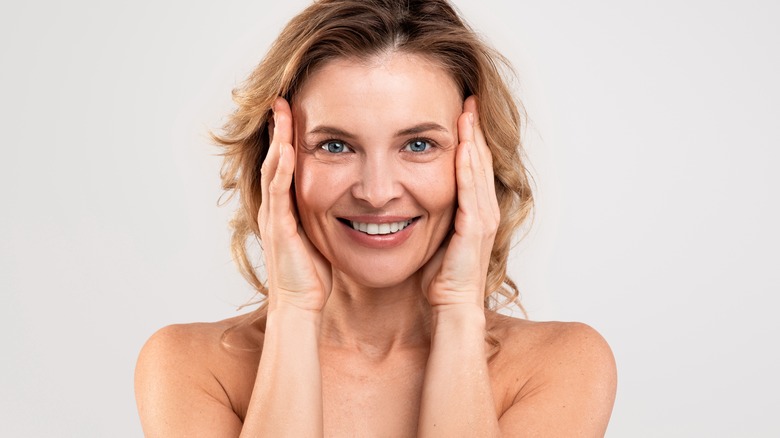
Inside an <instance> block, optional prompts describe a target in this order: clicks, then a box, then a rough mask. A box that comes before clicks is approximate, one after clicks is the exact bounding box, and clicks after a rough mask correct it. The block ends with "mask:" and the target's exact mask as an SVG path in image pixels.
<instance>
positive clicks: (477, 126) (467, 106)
mask: <svg viewBox="0 0 780 438" xmlns="http://www.w3.org/2000/svg"><path fill="white" fill-rule="evenodd" d="M463 110H464V112H472V113H473V114H474V143H475V144H476V145H477V150H478V151H479V156H480V161H481V163H482V166H483V168H484V172H485V181H486V183H487V188H488V192H489V197H488V198H486V199H489V200H490V201H492V202H490V204H491V211H492V212H493V213H494V214H495V215H496V216H498V215H499V214H500V211H499V208H498V200H497V197H496V183H495V175H494V171H493V154H492V153H491V151H490V147H489V146H488V144H487V141H486V139H485V134H484V132H483V131H482V124H481V121H480V115H479V108H478V101H477V97H476V96H469V97H468V98H467V99H466V101H465V102H464V103H463Z"/></svg>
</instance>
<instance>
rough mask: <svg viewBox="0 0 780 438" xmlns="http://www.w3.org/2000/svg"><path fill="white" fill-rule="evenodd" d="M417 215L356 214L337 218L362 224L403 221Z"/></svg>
mask: <svg viewBox="0 0 780 438" xmlns="http://www.w3.org/2000/svg"><path fill="white" fill-rule="evenodd" d="M417 217H419V216H390V215H381V216H375V215H358V216H339V217H338V218H339V219H344V220H348V221H351V222H358V223H363V224H388V223H393V222H403V221H408V220H411V219H416V218H417Z"/></svg>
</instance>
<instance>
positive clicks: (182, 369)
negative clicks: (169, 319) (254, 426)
mask: <svg viewBox="0 0 780 438" xmlns="http://www.w3.org/2000/svg"><path fill="white" fill-rule="evenodd" d="M236 322H237V320H236V318H231V319H227V320H223V321H218V322H213V323H193V324H175V325H169V326H167V327H164V328H162V329H160V330H158V331H157V332H156V333H154V334H153V335H152V336H151V337H150V338H149V340H148V341H147V342H146V344H145V345H144V346H143V348H142V349H141V352H140V354H139V357H138V362H137V364H136V370H135V393H136V402H137V404H138V412H139V415H140V417H141V423H142V425H143V428H144V434H145V435H146V436H179V435H182V436H184V435H187V436H231V432H236V431H240V430H241V420H240V418H239V416H238V415H237V414H236V413H235V409H234V402H233V400H231V396H230V394H229V393H228V390H227V389H226V385H225V381H226V380H229V379H230V377H231V374H234V372H232V371H231V362H235V361H236V360H237V359H236V358H235V357H233V355H231V354H229V352H228V351H227V350H226V349H225V348H224V347H223V342H222V340H223V334H224V333H225V330H227V329H229V328H230V327H231V326H233V325H235V323H236ZM184 432H186V433H184ZM233 435H237V433H233Z"/></svg>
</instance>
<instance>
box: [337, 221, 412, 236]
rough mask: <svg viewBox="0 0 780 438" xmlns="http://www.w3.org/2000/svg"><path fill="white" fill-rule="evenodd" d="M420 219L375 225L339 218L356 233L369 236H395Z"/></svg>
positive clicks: (373, 223)
mask: <svg viewBox="0 0 780 438" xmlns="http://www.w3.org/2000/svg"><path fill="white" fill-rule="evenodd" d="M417 219H418V218H416V217H415V218H411V219H406V220H402V221H396V222H381V223H375V222H358V221H351V220H348V219H343V218H339V221H341V222H342V223H344V224H345V225H348V226H350V227H351V228H352V229H353V230H355V231H360V232H361V233H365V234H368V235H372V236H375V235H386V234H395V233H397V232H399V231H401V230H403V229H404V228H406V227H408V226H409V225H411V224H412V222H414V221H415V220H417Z"/></svg>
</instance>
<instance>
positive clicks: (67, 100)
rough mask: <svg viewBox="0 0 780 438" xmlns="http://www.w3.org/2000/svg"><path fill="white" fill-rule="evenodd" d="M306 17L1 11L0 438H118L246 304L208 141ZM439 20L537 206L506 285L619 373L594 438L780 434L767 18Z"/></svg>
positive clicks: (128, 8) (148, 7) (693, 11)
mask: <svg viewBox="0 0 780 438" xmlns="http://www.w3.org/2000/svg"><path fill="white" fill-rule="evenodd" d="M307 3H308V2H307V1H302V0H296V1H285V2H268V1H228V2H201V1H186V2H185V1H175V2H174V1H149V0H143V1H134V2H98V1H84V0H76V1H72V2H56V1H43V2H26V3H23V2H17V3H14V4H12V5H11V4H5V5H4V6H3V8H2V9H3V12H2V14H0V15H1V17H0V37H1V38H0V59H2V69H0V106H1V111H2V113H1V114H0V123H2V140H0V141H1V142H2V143H0V144H2V155H0V202H1V204H0V205H1V207H0V209H1V210H0V211H2V213H1V214H0V293H1V294H0V321H1V323H2V330H0V351H1V352H2V353H1V354H2V360H0V400H1V402H0V419H1V420H0V430H2V434H3V435H4V436H9V437H10V436H13V437H51V436H62V437H109V436H110V437H124V436H127V437H135V436H141V429H140V425H139V422H138V417H137V413H136V408H135V402H134V396H133V368H134V365H135V359H136V356H137V354H138V351H139V349H140V348H141V346H142V345H143V342H144V341H145V340H146V339H147V338H148V337H149V336H150V335H151V334H152V333H153V332H154V331H155V330H156V329H158V328H160V327H162V326H164V325H167V324H171V323H177V322H192V321H214V320H218V319H222V318H226V317H230V316H234V315H235V314H236V311H235V308H236V306H237V305H239V304H241V303H243V302H245V301H246V300H247V299H249V298H250V297H251V290H250V288H249V287H248V286H247V285H246V284H245V283H244V281H243V279H242V278H241V277H240V275H239V274H238V273H237V271H236V269H235V267H234V266H233V264H232V261H231V258H230V253H229V250H228V245H229V240H228V239H229V232H228V228H227V221H228V219H229V217H230V213H231V208H232V207H231V206H230V205H229V206H227V207H222V208H218V207H217V206H216V201H217V199H218V197H219V195H220V193H221V192H220V189H219V179H218V171H219V165H220V159H219V157H217V156H216V154H217V152H218V151H217V149H216V148H215V147H213V146H211V145H210V143H209V140H208V137H207V135H206V133H207V132H208V129H210V128H217V127H219V125H220V123H221V122H222V121H223V120H224V116H225V115H226V114H227V113H228V112H229V111H230V110H231V108H232V104H231V101H230V90H231V89H232V88H233V87H234V86H235V85H236V84H238V82H239V81H241V80H242V79H243V78H244V77H245V76H246V74H247V73H248V72H249V71H250V70H251V69H252V67H253V66H254V65H255V64H256V63H257V62H258V61H259V60H260V59H261V58H262V56H263V54H264V53H265V51H266V49H267V48H268V46H269V44H270V42H271V41H272V39H273V38H274V36H275V35H276V34H277V33H278V32H279V30H280V29H281V27H282V26H283V25H284V23H286V21H287V20H288V19H289V18H291V17H292V15H293V14H294V13H295V12H297V11H299V10H300V9H302V8H303V7H304V6H305V5H306V4H307ZM456 4H457V5H458V6H459V8H460V9H461V10H462V12H463V13H464V14H465V16H466V18H467V19H468V20H469V21H470V22H471V23H472V24H473V25H474V27H476V28H477V29H478V30H479V31H481V33H483V34H484V35H485V38H486V39H487V40H488V41H490V42H491V43H492V44H493V45H494V46H496V47H497V48H498V49H499V50H500V51H502V52H503V53H504V54H505V55H507V56H508V57H509V58H510V59H511V60H512V61H513V63H514V65H515V67H516V69H517V71H518V75H519V78H520V80H519V81H518V82H517V83H516V84H515V85H516V88H517V90H518V92H519V94H520V96H521V98H522V99H523V100H524V102H525V105H526V109H527V112H528V114H529V124H528V126H527V128H526V131H525V134H526V145H527V148H528V154H529V156H530V159H531V163H532V165H533V172H534V177H535V181H536V184H537V187H538V190H537V199H538V207H537V214H536V218H535V222H534V227H533V229H532V231H531V232H530V234H529V236H528V237H527V238H526V239H525V240H524V241H523V242H522V243H521V244H520V245H519V246H518V247H517V249H516V251H515V253H514V255H513V257H512V262H511V275H512V276H513V277H514V279H515V280H516V281H517V282H518V283H519V285H520V287H521V288H522V291H523V299H524V302H525V303H526V306H527V308H528V311H529V313H530V316H531V318H532V319H538V320H547V319H555V320H576V321H584V322H586V323H589V324H591V325H592V326H594V327H595V328H596V329H598V330H599V331H600V332H601V333H602V334H603V335H604V336H605V337H606V339H607V340H608V341H609V343H610V344H611V346H612V348H613V350H614V353H615V357H616V359H617V364H618V371H619V387H618V394H617V401H616V405H615V410H614V413H613V418H612V422H611V425H610V428H609V431H608V434H607V435H608V436H609V437H747V436H750V437H770V436H778V434H780V426H778V422H777V418H776V415H777V412H778V411H779V410H780V403H779V402H778V397H777V393H778V392H779V391H780V384H778V381H779V379H778V377H777V373H778V370H779V369H780V361H779V360H778V347H777V345H778V334H780V330H778V329H780V327H779V324H778V319H777V316H776V314H777V305H778V300H777V298H776V295H777V294H778V293H780V274H779V272H780V263H779V262H780V259H779V257H778V247H779V246H780V235H779V234H778V231H777V224H778V223H780V207H779V206H778V198H780V196H779V195H778V189H779V188H780V177H778V172H777V170H776V168H777V166H778V162H780V152H778V148H780V128H779V127H778V125H779V124H778V119H780V104H779V103H778V102H779V101H780V83H778V77H780V55H779V54H780V49H779V48H778V47H779V46H780V26H778V24H777V23H778V22H780V4H779V3H777V2H774V1H750V0H748V1H736V0H723V1H700V0H695V1H694V0H683V1H672V0H658V1H654V2H643V1H642V2H640V1H608V0H594V1H590V2H583V1H538V0H529V1H520V2H510V1H497V0H493V1H490V0H488V1H476V0H461V1H457V2H456Z"/></svg>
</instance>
